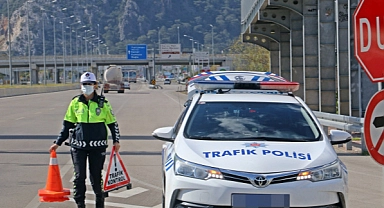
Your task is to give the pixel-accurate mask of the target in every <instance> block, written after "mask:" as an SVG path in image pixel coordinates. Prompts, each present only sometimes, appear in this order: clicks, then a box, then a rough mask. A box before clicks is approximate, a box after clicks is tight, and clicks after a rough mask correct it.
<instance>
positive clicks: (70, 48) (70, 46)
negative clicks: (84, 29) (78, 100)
mask: <svg viewBox="0 0 384 208" xmlns="http://www.w3.org/2000/svg"><path fill="white" fill-rule="evenodd" d="M79 23H81V21H80V20H78V21H77V22H75V23H72V24H69V27H68V26H67V28H69V30H70V32H69V51H70V54H71V83H73V58H72V25H75V24H79Z"/></svg>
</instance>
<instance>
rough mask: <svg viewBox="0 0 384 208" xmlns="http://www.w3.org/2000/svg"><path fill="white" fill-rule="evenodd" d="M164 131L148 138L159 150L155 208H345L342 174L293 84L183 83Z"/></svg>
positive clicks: (328, 140) (217, 78)
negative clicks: (184, 90)
mask: <svg viewBox="0 0 384 208" xmlns="http://www.w3.org/2000/svg"><path fill="white" fill-rule="evenodd" d="M192 84H193V87H190V93H191V94H193V95H192V96H190V99H188V101H187V102H186V104H185V110H184V111H183V112H182V113H181V115H180V117H179V119H178V120H177V121H176V123H175V125H174V126H172V127H163V128H159V129H156V130H155V131H154V132H153V133H152V135H153V136H154V137H155V138H157V139H160V140H162V141H166V143H165V144H164V145H163V150H162V157H163V158H162V173H163V207H167V208H174V207H176V208H195V207H196V208H198V207H200V208H201V207H210V208H216V207H217V208H218V207H220V208H222V207H228V208H229V207H239V208H240V207H241V208H250V207H252V208H254V207H263V208H267V207H306V208H310V207H313V208H314V207H316V208H345V207H347V198H348V185H347V181H348V177H347V168H346V166H345V165H344V164H343V163H342V161H340V160H339V158H338V156H337V154H336V152H335V151H334V149H333V147H332V145H334V144H340V143H345V142H348V141H350V139H351V135H350V134H349V133H347V132H344V131H339V130H331V131H330V135H328V134H327V132H324V131H323V129H322V127H321V125H320V123H319V121H318V120H317V118H316V117H315V116H314V114H313V113H312V111H311V110H310V109H309V108H308V107H307V105H306V104H305V103H304V102H303V100H301V99H300V98H299V97H296V96H294V95H293V93H292V92H294V91H295V90H297V89H298V87H299V84H298V83H296V82H288V81H286V80H285V79H283V78H282V77H279V76H277V75H274V74H271V73H265V72H217V73H212V74H209V75H203V76H200V77H199V78H196V79H195V81H193V82H190V83H189V85H192Z"/></svg>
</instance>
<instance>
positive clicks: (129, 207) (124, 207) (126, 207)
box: [69, 199, 162, 208]
mask: <svg viewBox="0 0 384 208" xmlns="http://www.w3.org/2000/svg"><path fill="white" fill-rule="evenodd" d="M69 200H70V201H72V202H75V201H74V199H69ZM85 204H95V201H93V200H85ZM104 205H105V206H111V207H120V208H159V207H160V206H161V205H162V204H159V205H156V206H154V207H143V206H138V205H131V204H121V203H114V202H105V203H104Z"/></svg>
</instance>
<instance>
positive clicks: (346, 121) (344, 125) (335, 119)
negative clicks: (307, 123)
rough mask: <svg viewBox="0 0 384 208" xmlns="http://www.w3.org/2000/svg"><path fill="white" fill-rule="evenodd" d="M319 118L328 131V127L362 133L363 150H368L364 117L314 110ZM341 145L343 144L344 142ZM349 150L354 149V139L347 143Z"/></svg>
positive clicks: (363, 151)
mask: <svg viewBox="0 0 384 208" xmlns="http://www.w3.org/2000/svg"><path fill="white" fill-rule="evenodd" d="M313 113H314V114H315V115H316V117H317V118H318V120H319V122H320V124H321V125H323V128H324V130H325V131H326V132H327V131H328V128H329V127H331V128H336V129H339V130H343V131H347V132H349V133H360V134H361V152H362V153H365V152H367V147H366V145H365V142H364V127H363V125H364V118H358V117H352V116H344V115H338V114H332V113H324V112H318V111H314V112H313ZM339 146H343V145H342V144H341V145H339ZM346 149H347V150H352V141H350V142H348V143H347V144H346Z"/></svg>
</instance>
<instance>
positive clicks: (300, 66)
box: [290, 11, 305, 100]
mask: <svg viewBox="0 0 384 208" xmlns="http://www.w3.org/2000/svg"><path fill="white" fill-rule="evenodd" d="M290 22H291V24H290V25H291V33H290V35H291V51H292V74H291V76H292V81H294V82H298V83H300V88H299V90H298V91H296V92H295V93H294V94H295V95H296V96H299V97H300V98H301V99H303V100H305V91H304V58H303V51H304V50H303V43H304V42H303V40H304V39H303V17H302V16H301V15H300V14H298V13H297V12H293V11H292V12H291V14H290Z"/></svg>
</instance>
